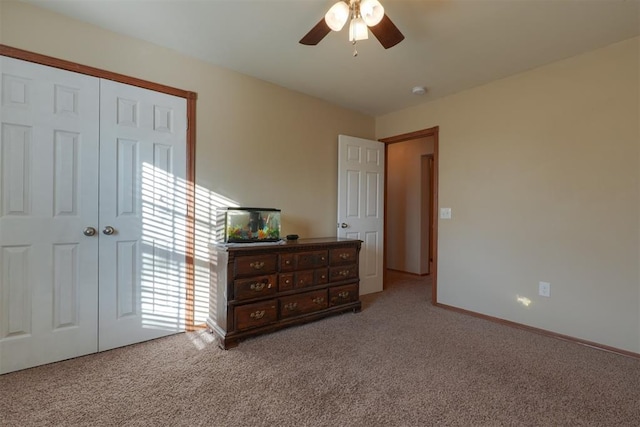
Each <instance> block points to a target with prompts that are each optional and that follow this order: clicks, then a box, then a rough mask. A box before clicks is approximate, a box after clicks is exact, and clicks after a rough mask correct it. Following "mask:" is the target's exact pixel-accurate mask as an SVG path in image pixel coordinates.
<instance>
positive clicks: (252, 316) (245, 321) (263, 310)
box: [233, 299, 278, 330]
mask: <svg viewBox="0 0 640 427" xmlns="http://www.w3.org/2000/svg"><path fill="white" fill-rule="evenodd" d="M233 314H234V316H235V319H236V322H235V323H236V325H235V326H236V329H237V330H243V329H251V328H257V327H258V326H262V325H266V324H269V323H272V322H275V321H277V320H278V301H277V300H275V299H272V300H269V301H263V302H257V303H255V304H246V305H240V306H237V307H235V308H234V309H233Z"/></svg>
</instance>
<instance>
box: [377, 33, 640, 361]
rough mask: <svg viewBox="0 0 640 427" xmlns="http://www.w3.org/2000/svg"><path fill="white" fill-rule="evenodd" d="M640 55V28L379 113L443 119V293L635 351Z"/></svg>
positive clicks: (410, 127) (391, 131)
mask: <svg viewBox="0 0 640 427" xmlns="http://www.w3.org/2000/svg"><path fill="white" fill-rule="evenodd" d="M638 64H639V39H638V38H635V39H631V40H627V41H624V42H621V43H617V44H614V45H611V46H609V47H606V48H603V49H599V50H596V51H593V52H590V53H587V54H584V55H580V56H577V57H574V58H570V59H568V60H564V61H561V62H557V63H554V64H550V65H548V66H545V67H542V68H538V69H535V70H532V71H530V72H527V73H523V74H520V75H516V76H513V77H510V78H506V79H503V80H500V81H497V82H494V83H491V84H488V85H485V86H482V87H478V88H475V89H472V90H469V91H465V92H462V93H459V94H457V95H454V96H450V97H448V98H445V99H441V100H438V101H434V102H431V103H426V104H423V105H421V106H419V107H415V108H411V109H407V110H403V111H399V112H396V113H393V114H389V115H386V116H383V117H379V118H377V120H376V137H377V138H385V137H389V136H393V135H398V134H402V133H406V132H411V131H416V130H419V129H425V128H429V127H432V126H440V133H439V150H440V164H439V166H440V171H439V206H440V207H451V208H452V213H453V218H452V219H451V220H439V235H438V248H439V253H438V256H439V263H438V298H439V301H440V302H442V303H444V304H449V305H452V306H457V307H461V308H464V309H468V310H472V311H476V312H480V313H484V314H487V315H491V316H496V317H499V318H504V319H508V320H511V321H515V322H519V323H523V324H526V325H530V326H534V327H538V328H542V329H546V330H550V331H554V332H557V333H561V334H566V335H570V336H573V337H577V338H581V339H585V340H590V341H594V342H597V343H600V344H604V345H609V346H613V347H616V348H620V349H623V350H629V351H633V352H640V285H639V283H640V277H639V267H638V266H639V242H640V235H639V220H640V216H639V207H640V193H639V190H640V188H639V179H638V174H639V171H640V158H639V154H640V153H639V147H640V129H639V120H640V109H639V107H638V102H639V94H640V87H639V79H640V76H639V65H638ZM539 281H546V282H550V283H551V297H550V298H543V297H539V296H538V282H539ZM520 297H523V298H528V299H530V300H531V303H530V305H529V306H525V305H523V304H522V303H520V302H518V298H520Z"/></svg>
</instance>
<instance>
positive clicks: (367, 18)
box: [360, 0, 384, 27]
mask: <svg viewBox="0 0 640 427" xmlns="http://www.w3.org/2000/svg"><path fill="white" fill-rule="evenodd" d="M360 15H361V16H362V19H364V22H365V23H366V24H367V25H368V26H370V27H373V26H375V25H378V24H379V23H380V21H382V18H383V17H384V7H382V5H381V4H380V2H379V1H378V0H362V1H361V2H360Z"/></svg>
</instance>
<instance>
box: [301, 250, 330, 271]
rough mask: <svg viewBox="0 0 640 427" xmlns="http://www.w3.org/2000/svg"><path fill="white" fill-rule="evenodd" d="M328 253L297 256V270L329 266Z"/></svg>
mask: <svg viewBox="0 0 640 427" xmlns="http://www.w3.org/2000/svg"><path fill="white" fill-rule="evenodd" d="M327 258H328V256H327V251H313V252H301V253H299V254H297V255H296V259H297V263H296V268H297V269H299V270H304V269H307V268H314V267H322V266H324V265H327V264H328V260H327Z"/></svg>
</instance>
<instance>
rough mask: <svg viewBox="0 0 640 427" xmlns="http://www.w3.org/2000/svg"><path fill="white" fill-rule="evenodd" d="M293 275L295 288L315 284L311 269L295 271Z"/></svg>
mask: <svg viewBox="0 0 640 427" xmlns="http://www.w3.org/2000/svg"><path fill="white" fill-rule="evenodd" d="M294 277H295V288H296V289H299V288H306V287H308V286H313V285H314V284H315V282H314V274H313V270H307V271H297V272H296V273H295V276H294Z"/></svg>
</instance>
